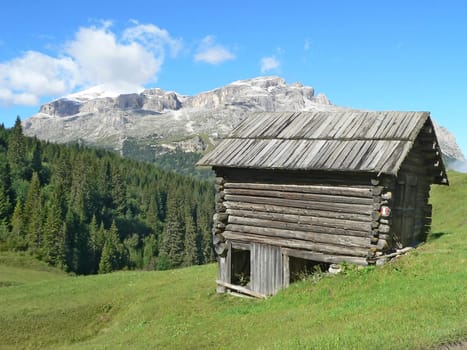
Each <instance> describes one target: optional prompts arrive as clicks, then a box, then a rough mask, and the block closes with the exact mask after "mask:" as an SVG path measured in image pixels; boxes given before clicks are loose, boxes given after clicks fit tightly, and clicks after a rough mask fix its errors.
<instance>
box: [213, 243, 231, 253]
mask: <svg viewBox="0 0 467 350" xmlns="http://www.w3.org/2000/svg"><path fill="white" fill-rule="evenodd" d="M214 251H215V252H216V254H217V255H219V256H225V255H226V254H227V251H228V250H227V244H226V243H225V242H219V243H218V244H216V245H214Z"/></svg>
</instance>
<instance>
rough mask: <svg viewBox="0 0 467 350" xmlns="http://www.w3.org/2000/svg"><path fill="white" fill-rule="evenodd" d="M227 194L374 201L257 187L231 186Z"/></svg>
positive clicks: (335, 200) (305, 199) (364, 198)
mask: <svg viewBox="0 0 467 350" xmlns="http://www.w3.org/2000/svg"><path fill="white" fill-rule="evenodd" d="M224 192H225V194H226V195H229V194H230V195H239V196H253V197H263V198H264V197H267V198H283V199H298V200H303V201H313V202H331V203H348V204H360V205H366V204H371V203H373V199H372V197H349V196H339V195H330V194H323V193H320V194H315V193H301V192H285V191H272V190H257V189H240V188H230V189H227V188H226V189H225V190H224Z"/></svg>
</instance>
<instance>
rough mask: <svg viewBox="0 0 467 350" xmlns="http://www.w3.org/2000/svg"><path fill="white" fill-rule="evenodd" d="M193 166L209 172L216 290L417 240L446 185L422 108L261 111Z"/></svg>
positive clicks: (262, 282)
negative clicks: (432, 195)
mask: <svg viewBox="0 0 467 350" xmlns="http://www.w3.org/2000/svg"><path fill="white" fill-rule="evenodd" d="M198 165H209V166H212V168H213V170H214V171H215V173H216V190H217V195H216V213H215V215H214V228H213V244H214V247H215V250H216V252H217V254H218V255H219V260H218V261H219V278H218V281H217V284H218V291H219V292H224V291H226V290H227V291H236V292H242V293H246V294H250V295H255V296H265V295H273V294H275V293H276V292H277V291H278V290H279V289H281V288H283V287H287V286H288V285H289V283H290V282H291V281H293V280H294V279H295V278H297V274H300V273H302V272H303V271H304V270H308V271H309V270H312V269H314V268H316V266H317V265H318V266H323V265H324V266H325V267H326V264H331V263H336V264H337V263H341V262H343V261H346V262H349V263H355V264H360V265H368V264H377V263H378V264H379V263H382V262H384V261H385V260H387V258H388V257H390V256H394V255H395V254H397V252H398V251H400V250H401V249H403V248H405V247H413V246H416V245H417V244H419V243H420V242H423V241H424V240H425V239H426V236H427V230H428V229H429V226H430V219H431V206H430V204H428V197H429V191H430V185H431V184H445V185H447V184H448V179H447V176H446V171H445V167H444V164H443V160H442V158H441V150H440V148H439V144H438V141H437V138H436V134H435V131H434V128H433V124H432V121H431V119H430V114H429V113H428V112H398V111H385V112H363V111H353V110H344V111H339V112H318V111H314V112H271V113H268V112H267V113H256V114H254V115H251V116H250V117H249V118H247V119H246V120H244V121H243V122H242V123H241V124H240V125H239V126H238V127H237V128H236V129H235V130H233V131H232V133H231V134H230V135H229V136H228V137H227V138H225V139H224V140H222V141H221V142H220V143H219V145H218V146H217V147H216V148H215V149H214V150H213V151H212V152H210V153H209V154H207V155H205V156H204V157H203V158H202V159H201V160H200V161H199V162H198Z"/></svg>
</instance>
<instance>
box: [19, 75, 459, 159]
mask: <svg viewBox="0 0 467 350" xmlns="http://www.w3.org/2000/svg"><path fill="white" fill-rule="evenodd" d="M342 109H343V107H338V106H334V105H333V104H332V103H331V102H330V100H329V99H328V98H327V97H326V95H324V94H317V95H315V89H314V88H313V87H310V86H304V85H302V84H300V83H294V84H287V83H286V82H285V80H284V79H282V78H280V77H277V76H268V77H256V78H252V79H247V80H239V81H234V82H232V83H230V84H228V85H225V86H223V87H219V88H216V89H213V90H211V91H207V92H202V93H200V94H197V95H194V96H185V95H181V94H179V93H177V92H174V91H164V90H162V89H159V88H152V89H145V90H143V91H140V92H137V93H127V94H120V93H119V92H115V91H107V90H105V89H104V88H103V87H102V86H97V87H93V88H90V89H87V90H85V91H82V92H78V93H74V94H71V95H68V96H65V97H63V98H60V99H57V100H54V101H52V102H49V103H47V104H44V105H43V106H41V108H40V111H39V113H37V114H36V115H33V116H31V117H30V118H28V119H26V120H24V121H23V127H24V132H25V134H26V135H30V136H37V137H38V138H39V139H45V140H49V141H53V142H58V143H70V142H81V143H83V144H87V145H91V146H97V147H104V148H107V149H113V150H115V151H119V152H121V153H122V154H124V155H128V154H129V153H130V154H132V153H135V152H139V153H140V152H143V153H146V154H148V157H157V156H160V155H163V154H166V153H170V152H174V151H176V150H179V151H183V152H201V153H203V152H204V151H205V150H206V149H207V148H208V147H210V146H212V145H213V144H215V143H217V141H218V139H219V138H221V137H222V136H225V135H227V134H228V133H229V132H230V131H231V130H232V129H233V128H234V127H235V126H236V125H237V124H238V123H239V122H240V121H242V120H243V119H244V118H245V117H246V115H247V114H248V113H250V112H255V111H309V110H319V111H332V110H342ZM434 117H435V118H436V116H434ZM437 132H438V133H439V139H440V143H441V148H442V151H443V154H444V155H445V157H447V158H448V159H449V160H454V161H464V156H463V154H462V152H461V151H460V149H459V147H458V145H457V143H456V141H455V138H454V136H453V135H452V133H450V132H449V131H448V130H446V129H445V128H442V127H437ZM135 150H136V151H135Z"/></svg>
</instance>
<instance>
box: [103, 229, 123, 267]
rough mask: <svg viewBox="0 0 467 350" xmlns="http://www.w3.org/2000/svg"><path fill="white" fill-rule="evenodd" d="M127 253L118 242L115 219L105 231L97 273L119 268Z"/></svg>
mask: <svg viewBox="0 0 467 350" xmlns="http://www.w3.org/2000/svg"><path fill="white" fill-rule="evenodd" d="M126 259H127V253H126V250H125V248H124V246H123V244H121V243H120V239H119V237H118V229H117V225H116V224H115V221H113V222H112V226H111V227H110V229H109V230H108V231H107V233H106V238H105V243H104V248H103V249H102V256H101V261H100V262H99V273H108V272H112V271H115V270H118V269H121V268H122V267H123V266H124V264H125V263H126Z"/></svg>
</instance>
